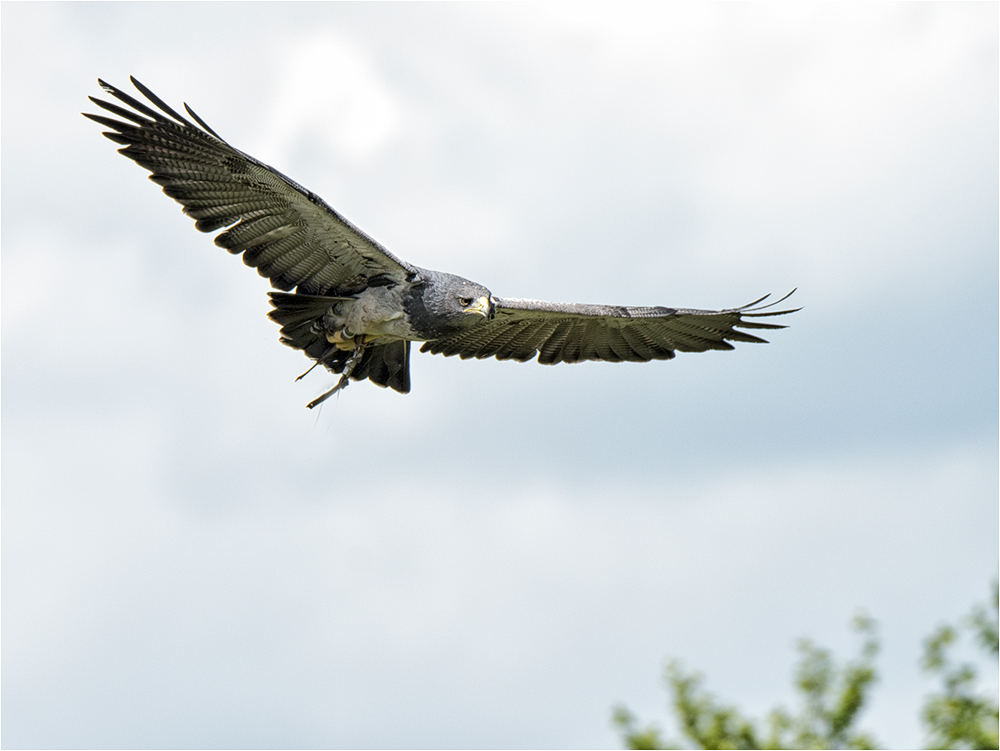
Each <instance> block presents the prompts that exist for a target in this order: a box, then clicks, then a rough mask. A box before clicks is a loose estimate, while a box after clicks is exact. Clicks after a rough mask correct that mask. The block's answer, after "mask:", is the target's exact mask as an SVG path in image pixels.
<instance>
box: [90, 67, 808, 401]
mask: <svg viewBox="0 0 1000 751" xmlns="http://www.w3.org/2000/svg"><path fill="white" fill-rule="evenodd" d="M131 80H132V83H133V84H134V85H135V87H136V88H137V89H138V90H139V91H140V92H141V93H142V94H143V95H144V96H145V97H146V99H148V100H149V101H150V102H151V103H152V104H153V105H155V106H156V107H157V108H159V110H160V111H159V112H157V111H156V110H155V109H153V108H151V107H149V106H148V105H147V104H144V103H143V102H140V101H138V100H137V99H135V98H133V97H131V96H129V95H128V94H126V93H125V92H123V91H121V90H119V89H117V88H115V87H114V86H111V85H109V84H107V83H105V82H104V81H102V80H101V79H98V80H97V82H98V84H100V86H101V88H103V89H104V91H105V92H107V93H108V94H110V95H111V96H113V97H114V98H115V99H117V100H118V101H120V102H122V103H123V104H125V105H126V106H125V107H122V106H121V105H119V104H115V103H112V102H107V101H104V100H101V99H97V98H95V97H90V100H91V101H92V102H93V103H94V104H96V105H97V106H99V107H101V108H102V109H104V110H106V111H108V112H110V113H112V114H113V115H116V116H117V117H119V118H121V119H120V120H116V119H113V118H110V117H107V116H105V115H92V114H87V113H84V115H85V116H86V117H88V118H90V119H91V120H94V121H96V122H98V123H100V124H101V125H103V126H106V127H108V128H110V129H111V130H110V131H106V132H105V133H104V135H105V136H107V137H108V138H110V139H111V140H112V141H114V142H115V143H119V144H123V148H121V149H119V150H118V151H119V153H121V154H123V155H124V156H126V157H128V158H129V159H131V160H133V161H134V162H135V163H136V164H138V165H139V166H141V167H143V168H145V169H147V170H149V171H150V172H151V173H152V174H151V175H150V176H149V179H150V180H152V181H153V182H155V183H156V184H158V185H160V186H162V188H163V192H164V193H166V194H167V195H168V196H170V197H171V198H173V199H174V200H175V201H177V202H178V203H180V204H181V205H182V206H183V207H184V213H185V214H187V215H188V216H190V217H192V218H193V219H194V220H195V225H194V226H195V228H196V229H198V230H200V231H202V232H215V231H217V230H221V229H223V228H227V229H226V230H225V232H222V233H221V234H219V235H217V236H216V238H215V244H216V245H219V246H221V247H223V248H225V249H226V250H228V251H229V252H230V253H233V254H234V255H236V254H242V255H243V262H244V263H245V264H247V265H248V266H254V267H256V269H257V271H258V272H259V273H260V275H261V276H265V277H267V278H268V279H269V280H270V281H271V285H272V286H273V287H275V288H276V289H279V290H283V291H281V292H270V293H269V296H270V299H271V305H272V306H273V310H271V311H270V313H269V314H268V316H269V317H270V318H271V320H273V321H275V322H276V323H278V324H280V326H281V341H282V342H283V343H284V344H287V345H288V346H290V347H294V348H295V349H300V350H302V351H303V352H305V353H306V355H308V357H309V358H310V359H312V360H313V361H314V363H313V366H312V367H311V368H310V369H309V370H312V368H314V367H316V365H320V364H321V365H323V366H324V367H326V368H327V369H328V370H330V371H331V372H333V373H336V374H339V375H340V379H339V380H338V382H337V384H336V385H335V386H334V387H333V388H332V389H330V390H329V391H327V392H326V393H324V394H323V395H321V396H320V397H318V398H317V399H315V400H313V401H312V402H310V403H309V405H308V406H309V407H310V408H312V407H315V406H316V405H317V404H319V403H320V402H322V401H323V400H325V399H326V398H328V397H329V396H331V395H332V394H334V393H336V392H337V391H339V390H340V389H342V388H344V387H345V386H347V385H348V383H350V380H355V381H360V380H364V379H366V378H367V379H368V380H370V381H371V382H372V383H374V384H376V385H378V386H382V387H385V386H388V387H390V388H392V389H395V390H396V391H399V392H401V393H404V394H405V393H407V392H409V390H410V342H411V341H415V342H423V345H422V346H421V348H420V351H421V352H432V353H435V354H443V355H446V356H450V355H458V356H459V357H461V358H462V359H466V358H469V357H476V358H484V357H496V358H497V359H498V360H517V361H518V362H526V361H528V360H530V359H532V358H533V357H535V355H536V354H537V355H538V362H540V363H544V364H546V365H551V364H555V363H559V362H580V361H582V360H604V361H607V362H622V361H629V362H649V361H650V360H669V359H671V358H673V357H674V353H675V351H681V352H704V351H706V350H709V349H732V348H733V346H732V345H731V344H729V342H731V341H733V342H762V343H763V342H765V340H764V339H761V338H760V337H757V336H754V335H753V334H749V333H746V332H744V331H740V330H738V329H781V328H785V327H784V326H782V325H779V324H775V323H764V322H762V321H760V320H758V319H760V318H766V317H769V316H779V315H785V314H787V313H793V312H795V311H794V310H778V311H776V310H772V309H771V308H772V307H773V306H774V305H776V304H778V303H779V302H781V301H783V300H785V299H786V298H787V297H788V295H785V297H783V298H781V300H778V301H776V302H772V303H770V304H768V305H762V304H761V303H763V301H764V300H766V299H767V297H769V295H765V296H764V297H762V298H760V299H758V300H755V301H754V302H752V303H750V304H748V305H744V306H742V307H739V308H731V309H729V310H686V309H682V308H664V307H625V306H613V305H580V304H576V303H572V304H560V303H551V302H543V301H541V300H523V299H518V298H509V297H496V296H494V295H493V294H492V293H491V292H490V290H488V289H487V288H486V287H484V286H482V285H481V284H477V283H475V282H471V281H469V280H468V279H463V278H462V277H460V276H456V275H455V274H447V273H443V272H440V271H429V270H428V269H422V268H420V267H419V266H413V265H412V264H409V263H407V262H406V261H403V260H401V259H399V258H397V257H396V256H394V255H393V254H392V253H390V252H389V251H388V250H386V249H385V248H383V247H382V246H381V245H380V244H379V243H377V242H376V241H375V240H373V239H372V238H370V237H369V236H368V235H366V234H365V233H364V232H362V231H361V230H360V229H358V228H357V227H355V226H354V225H353V224H351V223H350V222H349V221H347V220H346V219H345V218H344V217H342V216H341V215H340V214H338V213H337V212H336V211H335V210H334V209H333V208H331V207H330V206H328V205H327V204H326V202H325V201H323V199H322V198H320V197H319V196H317V195H316V194H315V193H312V192H310V191H308V190H306V189H305V188H303V187H302V186H301V185H299V184H298V183H296V182H295V181H294V180H291V179H290V178H288V177H286V176H285V175H283V174H281V173H280V172H278V171H277V170H276V169H274V168H272V167H269V166H267V165H266V164H264V163H263V162H259V161H257V160H256V159H254V158H253V157H251V156H249V155H247V154H244V153H243V152H242V151H238V150H237V149H234V148H233V147H232V146H230V145H229V144H228V143H226V142H225V141H224V140H222V138H221V137H220V136H219V135H218V134H217V133H216V132H215V131H214V130H212V129H211V128H210V127H209V126H208V125H207V124H206V123H205V121H204V120H202V119H201V118H200V117H198V115H196V114H195V113H194V111H193V110H192V109H191V108H190V107H188V106H187V104H185V105H184V109H185V110H186V111H187V113H188V114H189V115H190V116H191V118H192V119H193V120H194V121H195V122H194V123H192V122H191V121H190V120H188V119H187V118H185V117H184V116H183V115H180V114H178V113H177V112H176V111H175V110H173V109H172V108H171V107H170V106H168V105H167V104H166V103H164V102H163V101H162V100H161V99H160V98H159V97H158V96H156V95H155V94H154V93H153V92H152V91H150V90H149V89H148V88H146V87H145V86H143V85H142V84H141V83H139V81H137V80H136V79H135V78H132V79H131ZM195 123H197V124H195ZM792 291H793V292H794V290H792ZM788 294H789V295H790V294H791V292H790V293H788ZM796 310H797V309H796ZM306 372H307V373H308V372H309V371H306ZM303 375H305V374H303ZM300 377H301V376H300Z"/></svg>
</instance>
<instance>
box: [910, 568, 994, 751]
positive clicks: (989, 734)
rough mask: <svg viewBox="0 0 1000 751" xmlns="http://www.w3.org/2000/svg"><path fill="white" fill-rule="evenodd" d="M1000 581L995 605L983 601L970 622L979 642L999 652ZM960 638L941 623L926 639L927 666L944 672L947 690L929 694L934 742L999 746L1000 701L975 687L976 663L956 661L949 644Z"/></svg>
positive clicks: (927, 715)
mask: <svg viewBox="0 0 1000 751" xmlns="http://www.w3.org/2000/svg"><path fill="white" fill-rule="evenodd" d="M998 594H1000V593H998V589H997V582H995V581H994V583H993V609H992V613H988V612H987V610H986V608H984V607H983V606H981V605H980V606H977V607H975V608H974V609H973V611H972V614H971V615H970V616H969V617H968V618H967V619H966V622H965V626H966V628H967V629H968V630H970V631H971V632H972V634H973V636H974V637H975V639H976V641H977V642H978V643H979V646H980V647H981V648H982V649H984V650H985V651H986V652H988V653H990V654H992V655H993V657H994V658H996V657H997V651H998V638H997V612H998V603H1000V597H998ZM957 640H958V629H956V628H954V627H952V626H947V625H945V626H940V627H939V628H938V629H937V631H935V632H934V633H933V634H931V635H930V636H929V637H927V639H926V640H925V641H924V657H923V668H924V670H926V671H928V672H930V673H934V674H939V675H940V676H941V679H942V681H943V683H944V691H943V692H942V693H937V694H932V695H931V696H929V697H927V701H926V703H925V704H924V708H923V713H922V715H923V721H924V724H925V725H926V727H927V730H928V739H929V740H928V745H929V747H930V748H997V745H998V743H1000V719H998V708H997V702H996V701H995V700H994V699H992V698H990V697H987V696H983V695H980V694H977V693H976V692H975V683H976V669H975V667H973V666H972V665H970V664H968V663H965V664H961V665H954V664H952V662H951V660H950V659H949V657H948V650H949V649H950V648H951V647H952V646H953V645H954V644H955V642H956V641H957Z"/></svg>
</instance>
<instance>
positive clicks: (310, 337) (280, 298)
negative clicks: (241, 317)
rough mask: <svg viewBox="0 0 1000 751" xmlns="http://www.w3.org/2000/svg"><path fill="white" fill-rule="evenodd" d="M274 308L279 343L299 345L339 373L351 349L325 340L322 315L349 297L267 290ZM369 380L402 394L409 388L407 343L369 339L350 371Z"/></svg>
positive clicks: (272, 314) (270, 315)
mask: <svg viewBox="0 0 1000 751" xmlns="http://www.w3.org/2000/svg"><path fill="white" fill-rule="evenodd" d="M268 297H270V299H271V305H272V306H274V307H273V310H271V312H270V313H268V318H270V319H271V320H272V321H274V322H275V323H277V324H279V325H280V326H281V343H282V344H287V345H288V346H289V347H293V348H294V349H300V350H302V351H303V352H305V353H306V355H308V356H309V357H310V358H311V359H313V360H315V361H316V363H317V364H320V365H323V367H325V368H326V369H327V370H329V371H330V372H332V373H342V372H343V370H344V368H345V367H346V365H347V361H348V360H349V359H350V357H351V353H352V350H345V349H338V348H337V347H336V346H335V345H333V344H331V343H330V342H329V341H327V338H326V335H325V332H324V329H323V327H322V326H321V325H319V324H320V323H321V322H322V319H323V317H324V316H325V315H326V313H327V311H329V310H330V308H331V307H333V306H334V305H336V304H337V303H338V302H342V301H344V300H348V299H351V298H345V297H326V296H321V295H302V294H292V293H288V292H269V293H268ZM366 378H367V379H368V380H370V381H371V382H372V383H374V384H375V385H376V386H382V387H383V388H384V387H386V386H388V387H389V388H391V389H394V390H396V391H399V392H400V393H402V394H406V393H409V391H410V343H409V342H408V341H405V340H400V339H397V340H394V341H390V342H388V343H386V344H378V340H376V341H374V342H371V343H369V344H368V345H367V346H366V348H365V353H364V355H363V356H362V358H361V361H360V362H358V363H357V364H356V365H355V366H354V369H353V370H352V371H351V380H352V381H363V380H365V379H366Z"/></svg>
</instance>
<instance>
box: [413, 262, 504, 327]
mask: <svg viewBox="0 0 1000 751" xmlns="http://www.w3.org/2000/svg"><path fill="white" fill-rule="evenodd" d="M414 292H415V294H414V296H413V297H412V298H411V300H410V304H409V305H408V306H407V307H408V313H409V315H410V323H411V325H413V326H414V327H415V328H416V329H417V330H418V331H423V332H424V333H425V334H426V335H427V336H428V337H436V336H442V335H444V334H448V333H452V332H455V331H458V330H460V329H464V328H468V327H469V326H475V325H477V324H480V323H483V322H485V321H490V320H492V319H493V316H494V315H495V314H496V299H495V298H494V297H493V295H492V294H491V293H490V291H489V290H488V289H486V287H484V286H483V285H481V284H476V283H475V282H470V281H469V280H468V279H463V278H462V277H460V276H455V275H454V274H443V273H440V272H430V273H428V274H427V276H426V277H425V281H424V283H423V284H421V285H419V287H417V288H415V289H414Z"/></svg>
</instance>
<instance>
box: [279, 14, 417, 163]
mask: <svg viewBox="0 0 1000 751" xmlns="http://www.w3.org/2000/svg"><path fill="white" fill-rule="evenodd" d="M283 46H284V51H283V54H281V55H280V56H279V59H280V60H281V69H280V73H279V75H278V77H277V78H276V82H275V88H276V93H275V95H274V96H273V98H272V100H271V102H270V103H269V105H268V107H267V110H266V113H267V114H266V116H265V117H266V125H265V130H264V136H263V139H262V140H261V142H260V143H261V148H262V149H263V150H265V151H267V152H268V153H271V154H276V155H277V156H275V157H274V160H275V162H276V163H281V162H283V161H290V158H291V156H290V154H289V151H291V150H293V149H294V148H296V147H297V146H300V145H301V144H302V143H306V144H308V145H309V146H310V148H315V147H317V146H318V147H320V148H321V149H323V150H325V151H326V152H327V158H331V157H333V158H341V159H347V160H351V161H364V160H366V159H369V158H371V157H372V156H373V155H374V154H376V153H378V151H379V150H380V149H383V148H385V146H386V145H387V144H388V143H390V142H391V141H392V139H393V138H395V137H397V136H398V135H399V132H400V128H401V116H400V105H399V103H398V101H397V96H396V94H395V93H394V92H393V89H392V85H391V84H390V83H389V81H388V79H387V78H386V77H385V76H384V75H382V74H381V73H380V72H379V71H378V69H377V64H376V61H375V60H374V59H373V58H372V56H371V55H370V54H369V53H368V52H367V51H366V50H365V49H364V47H362V46H359V45H358V44H356V43H354V42H352V41H351V40H350V39H348V38H346V37H345V36H344V35H342V34H338V33H335V32H333V31H331V30H330V29H324V30H322V31H315V32H312V33H310V34H309V35H308V36H307V37H306V38H305V39H298V38H296V39H294V40H292V39H287V40H284V44H283Z"/></svg>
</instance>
